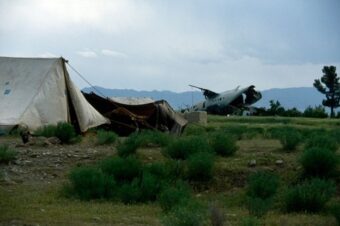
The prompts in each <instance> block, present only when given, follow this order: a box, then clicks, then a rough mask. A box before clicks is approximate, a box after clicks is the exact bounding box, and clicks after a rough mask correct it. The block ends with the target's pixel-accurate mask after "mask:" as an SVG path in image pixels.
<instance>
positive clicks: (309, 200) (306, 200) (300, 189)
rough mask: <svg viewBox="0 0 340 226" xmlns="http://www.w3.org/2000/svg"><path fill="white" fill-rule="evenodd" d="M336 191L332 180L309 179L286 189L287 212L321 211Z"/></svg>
mask: <svg viewBox="0 0 340 226" xmlns="http://www.w3.org/2000/svg"><path fill="white" fill-rule="evenodd" d="M335 191H336V186H335V184H334V182H332V181H327V180H322V179H318V178H314V179H311V180H307V181H305V182H304V183H302V184H299V185H296V186H295V187H291V188H289V189H288V190H287V191H286V194H285V200H284V201H285V209H286V211H287V212H302V211H304V212H310V213H316V212H319V211H321V210H322V209H323V208H324V206H325V204H326V203H327V201H328V200H329V199H330V198H331V197H332V195H333V194H334V193H335Z"/></svg>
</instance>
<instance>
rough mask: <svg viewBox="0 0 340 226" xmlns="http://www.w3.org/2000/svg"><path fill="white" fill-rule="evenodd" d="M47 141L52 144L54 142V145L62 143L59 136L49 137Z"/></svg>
mask: <svg viewBox="0 0 340 226" xmlns="http://www.w3.org/2000/svg"><path fill="white" fill-rule="evenodd" d="M47 141H48V142H49V143H50V144H53V145H56V144H60V143H61V141H60V139H59V138H58V137H49V138H47Z"/></svg>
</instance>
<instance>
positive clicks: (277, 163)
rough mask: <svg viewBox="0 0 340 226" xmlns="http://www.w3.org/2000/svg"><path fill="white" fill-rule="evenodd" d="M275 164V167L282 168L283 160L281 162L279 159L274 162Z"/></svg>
mask: <svg viewBox="0 0 340 226" xmlns="http://www.w3.org/2000/svg"><path fill="white" fill-rule="evenodd" d="M275 164H276V165H277V166H282V165H283V160H281V159H279V160H276V161H275Z"/></svg>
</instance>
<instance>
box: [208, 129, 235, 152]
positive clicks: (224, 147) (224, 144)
mask: <svg viewBox="0 0 340 226" xmlns="http://www.w3.org/2000/svg"><path fill="white" fill-rule="evenodd" d="M211 145H212V148H213V150H214V151H215V153H216V154H218V155H221V156H231V155H233V154H234V153H235V152H236V151H237V149H238V146H237V145H236V141H235V140H234V138H233V137H231V136H229V135H227V134H223V133H217V134H213V135H212V138H211Z"/></svg>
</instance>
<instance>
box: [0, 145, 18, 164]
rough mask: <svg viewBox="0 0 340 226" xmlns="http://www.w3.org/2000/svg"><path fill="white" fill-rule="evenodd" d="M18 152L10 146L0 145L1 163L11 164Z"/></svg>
mask: <svg viewBox="0 0 340 226" xmlns="http://www.w3.org/2000/svg"><path fill="white" fill-rule="evenodd" d="M16 155H17V152H16V151H14V150H12V149H10V148H9V146H8V145H0V163H9V162H10V161H13V160H14V159H15V158H16Z"/></svg>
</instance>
